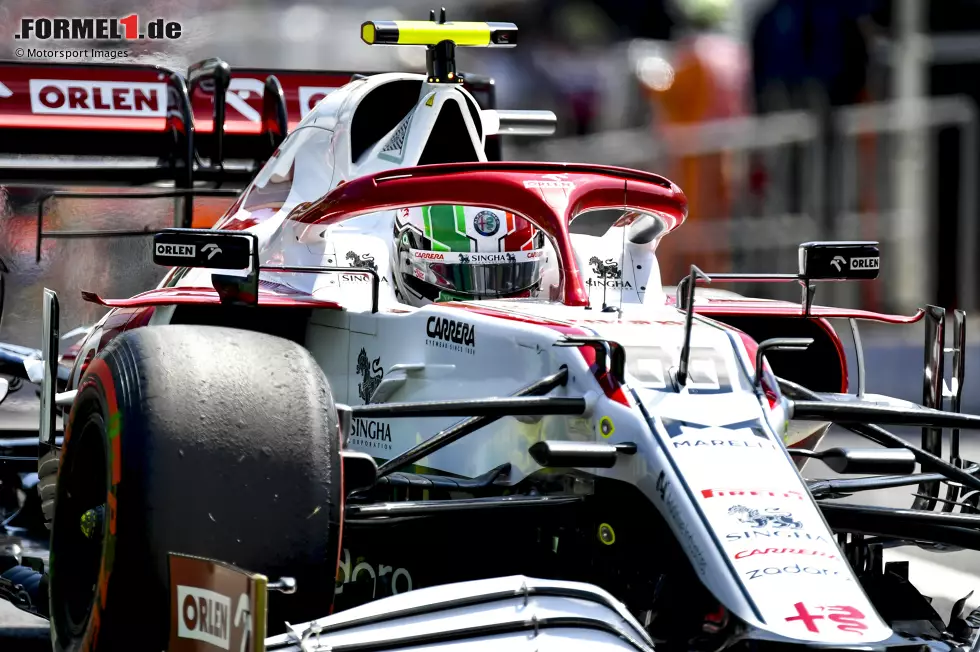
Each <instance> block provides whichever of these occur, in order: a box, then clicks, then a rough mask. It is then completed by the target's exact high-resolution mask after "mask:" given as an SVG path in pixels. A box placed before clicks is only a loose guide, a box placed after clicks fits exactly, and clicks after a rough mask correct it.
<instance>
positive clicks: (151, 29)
mask: <svg viewBox="0 0 980 652" xmlns="http://www.w3.org/2000/svg"><path fill="white" fill-rule="evenodd" d="M181 32H183V27H182V26H181V24H180V23H178V22H177V21H173V20H165V19H163V18H154V19H153V20H150V21H149V22H147V24H146V29H145V30H143V29H140V17H139V16H137V15H136V14H130V15H128V16H124V17H122V18H107V17H98V18H96V17H82V18H21V19H20V32H19V33H17V34H14V38H15V39H33V40H39V41H122V40H127V41H133V40H136V39H144V38H148V39H154V40H160V39H169V40H175V39H179V38H180V35H181Z"/></svg>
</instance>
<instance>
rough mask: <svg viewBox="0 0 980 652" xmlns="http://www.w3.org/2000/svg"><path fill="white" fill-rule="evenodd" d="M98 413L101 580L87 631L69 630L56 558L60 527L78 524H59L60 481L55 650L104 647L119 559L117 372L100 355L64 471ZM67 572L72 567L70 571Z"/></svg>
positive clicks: (85, 651)
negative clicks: (102, 471)
mask: <svg viewBox="0 0 980 652" xmlns="http://www.w3.org/2000/svg"><path fill="white" fill-rule="evenodd" d="M96 411H97V412H99V413H100V415H101V417H102V420H103V422H104V424H105V429H104V430H103V433H102V434H103V438H104V439H103V442H102V443H103V446H104V450H105V451H106V460H105V468H106V470H107V474H106V476H107V477H106V479H105V482H106V486H107V491H106V501H105V504H106V519H105V521H104V523H103V543H102V556H101V561H100V567H99V575H98V582H97V584H96V588H95V592H94V595H93V600H92V604H91V610H90V612H89V615H88V619H87V622H86V625H85V628H84V631H83V633H82V635H81V636H77V635H75V634H73V633H72V632H71V631H70V624H69V623H68V622H67V620H68V618H67V614H66V613H65V611H66V606H65V605H64V604H63V602H62V601H60V600H59V598H60V595H61V592H60V590H59V584H58V579H57V577H56V573H57V572H58V570H61V569H60V567H59V566H58V562H57V558H56V555H57V554H58V552H59V547H60V541H61V538H62V537H61V536H59V535H60V532H59V526H60V527H62V528H64V527H72V525H73V524H70V523H61V524H59V521H58V518H57V504H58V503H60V502H63V501H62V499H61V496H62V493H63V492H64V491H66V489H65V486H64V485H63V484H61V483H59V485H58V488H57V494H56V495H57V498H56V503H55V504H56V508H55V515H56V517H55V519H54V522H53V524H52V529H51V559H50V562H49V568H50V573H51V587H52V590H51V593H50V613H51V642H52V647H53V649H54V650H55V652H89V651H93V650H96V649H98V648H99V647H100V646H99V641H100V635H101V633H102V624H103V622H104V620H105V617H106V612H107V609H106V607H107V604H108V599H109V595H110V592H111V584H110V580H111V578H112V572H113V567H114V566H115V561H116V556H115V554H114V552H115V550H116V543H117V531H116V503H117V498H118V495H119V484H120V480H121V473H120V470H121V468H120V460H119V455H120V443H121V442H120V435H121V415H120V412H119V403H118V400H117V398H116V391H115V385H114V383H113V380H112V374H111V373H110V371H109V368H108V366H107V365H106V363H105V362H104V361H103V360H101V359H96V360H93V361H92V363H91V365H90V366H89V369H88V370H87V373H86V375H85V378H83V379H82V381H81V383H80V384H79V387H78V395H77V398H76V399H75V402H74V404H73V405H72V409H71V412H70V413H69V416H68V423H67V426H66V428H65V435H64V440H63V444H62V449H61V458H60V461H59V465H58V472H59V475H60V474H61V472H62V471H63V470H64V469H65V468H67V464H66V462H67V463H68V464H70V463H71V461H72V456H73V454H74V450H73V447H72V445H71V441H72V435H73V430H74V429H75V428H77V427H78V426H79V425H82V424H84V423H85V421H86V419H87V417H88V416H89V415H90V414H91V413H92V412H96ZM75 436H76V437H77V436H80V434H79V433H75ZM56 569H57V570H56ZM65 572H71V571H70V569H69V570H67V571H65ZM59 602H61V604H59Z"/></svg>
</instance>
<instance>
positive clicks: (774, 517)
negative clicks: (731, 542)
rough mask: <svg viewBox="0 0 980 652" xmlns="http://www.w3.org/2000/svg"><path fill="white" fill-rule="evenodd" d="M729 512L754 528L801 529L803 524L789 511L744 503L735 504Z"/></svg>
mask: <svg viewBox="0 0 980 652" xmlns="http://www.w3.org/2000/svg"><path fill="white" fill-rule="evenodd" d="M728 513H729V514H730V515H732V516H736V517H737V518H738V520H739V522H740V523H746V524H749V525H751V526H752V527H754V528H764V527H766V526H771V527H774V528H780V529H788V530H799V529H800V528H802V527H803V524H802V523H801V522H799V521H797V520H796V519H795V518H793V515H792V514H790V513H789V512H784V511H782V510H779V509H775V508H774V509H766V510H758V509H751V508H749V507H745V506H744V505H733V506H732V507H731V508H729V510H728Z"/></svg>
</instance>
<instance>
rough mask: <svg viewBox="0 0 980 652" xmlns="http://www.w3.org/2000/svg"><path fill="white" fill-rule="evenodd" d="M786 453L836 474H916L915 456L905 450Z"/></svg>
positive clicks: (833, 449)
mask: <svg viewBox="0 0 980 652" xmlns="http://www.w3.org/2000/svg"><path fill="white" fill-rule="evenodd" d="M789 453H790V455H799V456H800V457H808V458H811V459H815V460H820V461H822V462H823V463H824V464H826V465H827V466H828V467H830V469H831V470H832V471H834V472H836V473H854V474H885V475H906V474H909V473H914V472H915V455H913V454H912V452H911V451H908V450H905V449H904V448H828V449H827V450H825V451H820V452H819V453H817V452H814V451H811V450H805V449H790V451H789Z"/></svg>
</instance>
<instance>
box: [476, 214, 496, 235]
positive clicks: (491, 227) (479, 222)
mask: <svg viewBox="0 0 980 652" xmlns="http://www.w3.org/2000/svg"><path fill="white" fill-rule="evenodd" d="M473 228H474V229H476V232H477V233H479V234H480V235H482V236H491V235H494V234H495V233H496V232H497V231H499V230H500V218H499V217H497V214H496V213H494V212H493V211H480V212H479V213H477V214H476V217H474V218H473Z"/></svg>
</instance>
